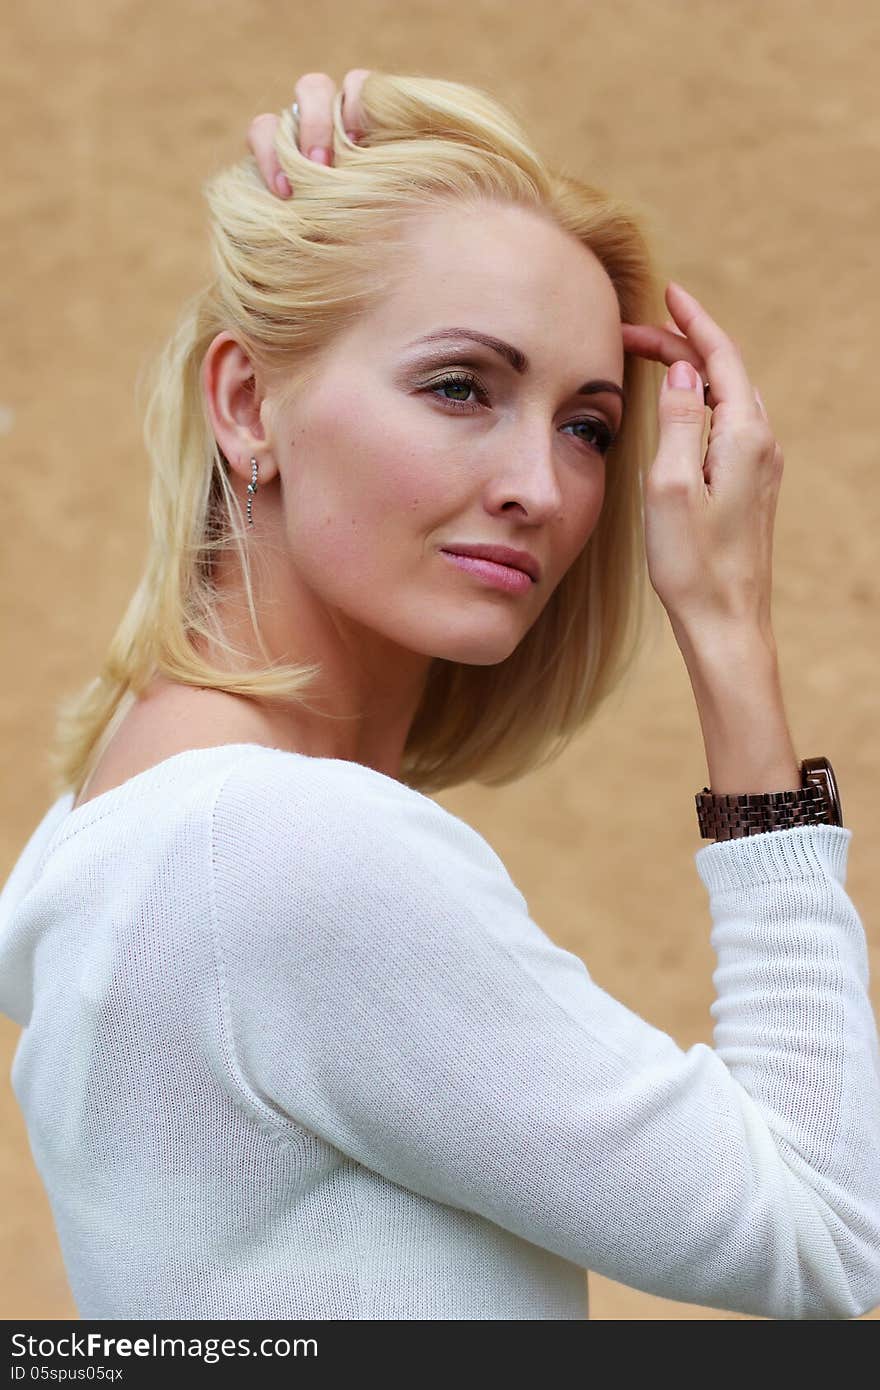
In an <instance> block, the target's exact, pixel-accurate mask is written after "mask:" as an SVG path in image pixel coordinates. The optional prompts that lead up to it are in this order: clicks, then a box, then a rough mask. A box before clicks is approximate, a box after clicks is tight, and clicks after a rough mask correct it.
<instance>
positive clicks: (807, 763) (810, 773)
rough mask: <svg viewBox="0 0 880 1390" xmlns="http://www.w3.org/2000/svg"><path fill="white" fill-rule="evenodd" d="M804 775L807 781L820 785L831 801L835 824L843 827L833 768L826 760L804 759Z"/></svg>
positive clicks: (841, 810) (841, 809)
mask: <svg viewBox="0 0 880 1390" xmlns="http://www.w3.org/2000/svg"><path fill="white" fill-rule="evenodd" d="M804 773H805V776H806V778H807V780H808V781H810V782H815V783H821V785H822V786H823V788H824V789H825V791H826V794H827V795H828V796H829V797H830V799H831V805H832V807H833V809H834V817H835V823H836V824H837V825H843V808H842V807H841V804H840V793H839V792H838V790H837V778H836V777H835V776H834V768H833V767H832V766H831V764H830V762H829V761H828V759H827V758H805V759H804Z"/></svg>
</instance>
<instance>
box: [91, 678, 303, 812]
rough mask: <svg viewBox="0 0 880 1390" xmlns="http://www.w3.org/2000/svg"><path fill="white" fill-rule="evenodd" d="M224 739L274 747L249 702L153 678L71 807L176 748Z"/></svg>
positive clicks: (265, 725)
mask: <svg viewBox="0 0 880 1390" xmlns="http://www.w3.org/2000/svg"><path fill="white" fill-rule="evenodd" d="M224 743H265V744H266V745H267V746H270V747H271V746H277V744H276V741H275V738H274V736H273V733H272V731H271V730H270V728H269V726H268V723H267V721H266V719H265V717H264V716H263V715H262V713H261V712H260V710H259V709H258V708H257V707H256V705H254V704H253V702H252V701H249V700H246V699H244V698H242V697H240V696H237V695H229V694H228V693H227V692H225V691H222V690H207V689H203V688H201V687H195V686H188V685H179V684H175V683H174V682H173V681H168V680H166V679H164V678H163V677H157V678H156V679H155V680H153V681H152V682H151V683H150V685H149V686H148V687H147V688H146V690H145V691H144V692H143V693H142V694H141V695H140V696H138V698H137V699H136V700H135V701H134V702H133V703H132V705H131V707H130V709H129V710H128V712H127V713H126V715H125V717H124V719H123V720H122V722H121V724H120V725H119V728H118V729H117V730H116V733H115V734H114V735H113V738H112V739H111V740H110V742H109V744H108V745H107V748H106V749H105V750H104V753H103V754H102V755H101V757H100V758H99V759H98V762H97V764H96V766H95V768H94V771H93V772H92V775H91V776H90V777H89V778H88V780H87V782H86V783H85V786H84V787H83V788H82V790H81V791H80V793H79V796H78V797H77V799H76V801H75V803H74V808H73V809H76V807H78V806H82V805H84V804H85V803H86V802H87V801H91V800H93V799H94V798H95V797H97V796H101V795H103V793H104V792H107V791H111V790H112V789H113V788H114V787H118V786H120V785H121V784H122V783H123V782H127V781H128V780H129V778H130V777H136V776H137V775H138V773H141V772H146V771H147V770H148V769H149V768H151V767H155V766H156V764H157V763H160V762H164V760H165V759H166V758H171V757H173V756H174V755H175V754H176V753H184V752H186V751H187V750H188V749H190V748H213V747H216V746H219V745H220V744H224Z"/></svg>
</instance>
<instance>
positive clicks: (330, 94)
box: [247, 68, 370, 198]
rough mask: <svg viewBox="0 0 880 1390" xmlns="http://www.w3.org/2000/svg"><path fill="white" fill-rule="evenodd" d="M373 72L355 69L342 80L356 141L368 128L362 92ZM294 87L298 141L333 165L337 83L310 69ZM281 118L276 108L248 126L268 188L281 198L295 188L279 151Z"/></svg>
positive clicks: (345, 112) (346, 116)
mask: <svg viewBox="0 0 880 1390" xmlns="http://www.w3.org/2000/svg"><path fill="white" fill-rule="evenodd" d="M369 73H370V69H369V68H351V70H350V71H349V72H347V73H346V74H345V77H344V78H343V79H342V119H343V124H344V126H345V129H346V131H347V133H348V137H349V139H350V140H352V141H357V139H358V137H359V136H360V135H362V134H363V133H364V131H365V130H366V120H365V116H364V112H363V109H362V107H361V104H360V94H361V87H362V86H363V83H364V78H366V77H368V76H369ZM293 90H294V94H295V97H296V101H297V104H298V106H299V131H298V134H297V144H298V146H299V148H300V150H301V152H302V153H303V154H304V155H305V156H306V157H307V158H308V159H314V160H315V162H316V163H317V164H332V163H333V101H334V99H335V97H336V83H335V82H334V81H333V78H332V77H329V76H328V75H327V73H326V72H307V73H305V74H304V75H303V76H302V77H301V78H300V79H299V81H298V82H297V83H296V85H295V86H294V89H293ZM280 119H281V118H280V116H277V115H276V114H275V113H274V112H272V111H264V112H263V113H262V114H261V115H259V116H254V119H253V120H252V121H251V123H250V126H249V128H248V133H247V143H248V145H249V147H250V150H251V152H252V154H253V156H254V158H255V159H256V161H257V165H258V167H259V170H260V173H261V174H262V175H263V178H264V179H265V181H266V186H267V188H269V189H270V190H271V191H272V192H273V193H277V194H278V196H279V197H281V198H289V197H290V195H291V192H292V190H291V187H290V184H289V182H288V180H287V178H286V176H285V174H284V173H283V172H282V169H281V165H280V164H279V163H278V156H277V154H276V153H275V132H276V130H277V129H278V123H279V121H280ZM279 180H280V182H279Z"/></svg>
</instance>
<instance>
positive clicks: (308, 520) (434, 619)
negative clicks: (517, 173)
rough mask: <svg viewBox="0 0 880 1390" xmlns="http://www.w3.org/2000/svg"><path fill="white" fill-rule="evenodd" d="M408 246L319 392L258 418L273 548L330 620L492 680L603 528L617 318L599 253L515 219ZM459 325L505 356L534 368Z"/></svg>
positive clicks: (489, 212)
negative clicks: (521, 554) (530, 565)
mask: <svg viewBox="0 0 880 1390" xmlns="http://www.w3.org/2000/svg"><path fill="white" fill-rule="evenodd" d="M412 246H413V251H414V255H413V260H412V263H411V267H408V273H407V274H406V277H405V279H404V281H403V283H402V285H401V286H400V287H399V288H396V289H395V291H394V292H393V294H391V295H390V296H389V297H388V298H386V299H385V300H384V302H383V303H382V304H381V305H380V307H378V308H376V309H375V311H372V312H370V313H369V314H368V315H365V316H363V317H362V318H361V319H359V320H358V322H357V323H356V325H355V326H354V327H353V328H352V329H351V330H349V331H347V332H346V333H345V335H344V336H342V337H340V338H339V339H338V340H337V341H336V342H335V344H334V346H333V348H332V350H331V351H330V352H329V353H328V354H327V357H326V359H325V360H322V369H321V372H320V373H319V374H318V375H317V377H316V380H315V381H314V383H313V384H312V385H310V386H309V387H307V388H306V390H305V392H304V393H303V395H302V396H301V397H298V398H297V399H296V400H294V401H293V402H292V403H286V404H284V405H283V406H282V405H279V406H278V407H277V409H274V410H273V408H272V407H271V404H270V409H269V413H268V416H267V417H266V418H270V419H271V429H270V431H269V433H268V434H267V445H271V456H272V458H273V459H274V461H275V463H276V464H277V467H278V470H279V472H280V475H281V490H280V506H281V509H282V525H283V532H284V538H285V542H286V548H287V550H288V552H289V563H290V565H291V566H292V567H293V568H294V570H295V572H296V580H297V586H298V587H301V586H303V585H304V586H305V588H306V590H307V591H308V592H309V593H310V595H312V596H313V597H314V598H315V599H316V601H317V602H318V603H319V604H320V605H322V606H327V607H328V608H329V610H331V611H332V614H333V617H334V621H335V620H337V619H339V618H341V619H342V620H343V622H344V623H345V625H346V626H349V625H351V624H353V625H354V627H353V628H352V630H353V631H357V630H358V628H360V627H361V626H362V627H364V628H367V629H370V630H372V631H373V632H374V633H376V634H381V636H382V637H383V638H384V639H385V640H386V641H387V642H390V643H391V644H392V645H397V646H400V647H403V648H406V649H408V650H409V651H410V652H418V653H423V654H424V655H426V656H430V657H441V658H443V659H445V660H448V661H455V662H466V663H469V664H476V665H491V664H494V663H496V662H500V661H503V660H504V659H505V658H506V657H508V656H509V655H510V654H511V652H513V651H514V649H515V648H516V646H517V645H518V643H519V642H520V641H521V639H522V637H523V636H524V634H525V633H526V632H527V631H528V629H529V628H530V627H531V626H532V624H533V623H534V622H535V620H536V619H537V618H538V616H539V614H540V613H541V611H542V609H543V608H544V605H545V604H546V603H547V601H548V599H549V598H550V595H551V594H552V593H553V590H554V589H555V587H556V585H557V584H558V583H559V581H560V579H561V578H562V576H563V575H564V574H565V572H566V570H567V569H568V568H569V566H570V565H571V564H572V562H573V561H574V560H575V559H576V557H577V556H578V554H579V553H580V551H581V550H582V549H583V546H584V544H585V543H586V541H587V539H588V538H589V536H590V533H591V532H592V530H593V528H594V526H595V525H596V521H597V519H598V517H599V513H600V511H601V508H602V502H603V497H604V489H605V462H604V458H603V453H604V451H605V448H606V446H607V443H608V441H609V440H610V439H612V438H613V436H614V435H615V434H616V433H617V431H618V429H619V427H620V422H621V418H622V402H621V399H620V398H619V396H618V395H617V394H615V392H614V391H613V390H604V389H603V390H598V391H594V392H589V393H586V394H585V393H583V389H582V388H583V387H584V384H585V383H590V382H592V381H596V380H598V381H606V382H610V383H612V384H616V385H617V386H621V385H622V381H623V361H624V353H623V342H622V334H621V326H620V312H619V307H618V303H617V299H616V296H615V293H614V290H613V287H612V285H611V282H610V280H609V278H608V276H607V274H606V273H605V271H604V270H603V269H602V267H601V265H600V264H599V262H598V260H597V259H596V258H595V257H594V256H593V255H592V253H591V252H589V251H587V250H586V249H585V248H584V247H582V246H581V245H580V244H579V243H578V242H577V241H576V240H575V239H574V237H571V236H569V235H568V234H567V233H565V232H563V231H561V230H560V229H559V228H557V227H556V226H554V225H553V224H551V223H549V222H548V221H545V220H544V219H543V218H542V217H541V216H540V215H538V214H535V213H532V212H530V211H529V210H527V209H521V208H517V207H510V206H502V205H486V206H485V208H484V209H482V210H481V211H479V212H478V213H476V212H474V211H470V210H467V209H442V210H440V211H438V212H436V213H432V214H431V215H430V216H426V217H424V218H423V219H421V220H420V221H419V222H418V223H417V224H415V227H414V230H413V233H412ZM453 328H454V329H456V330H465V329H467V330H473V331H475V332H476V333H480V334H485V335H491V336H493V337H494V338H496V339H500V340H502V341H503V342H504V343H507V344H510V345H511V347H512V348H515V349H517V350H518V351H519V353H522V354H524V355H525V357H526V358H527V361H528V368H527V370H520V371H518V370H516V369H515V367H514V366H513V365H511V363H510V362H509V361H507V360H505V357H504V356H502V355H500V354H499V353H498V352H496V351H493V350H492V349H491V348H490V347H488V346H486V345H483V344H480V343H478V342H474V341H467V340H465V339H464V338H458V337H453V336H449V330H450V329H453ZM441 330H443V336H442V338H440V337H437V339H436V341H433V342H428V343H426V342H421V343H419V342H418V341H417V340H419V339H424V338H425V337H426V336H427V335H431V336H436V335H439V334H440V332H441ZM521 366H522V363H521V362H520V367H521ZM450 375H451V376H452V377H453V378H455V379H454V380H452V381H449V380H445V381H444V378H448V377H449V376H450ZM468 377H471V378H475V380H466V379H465V378H468ZM262 495H263V494H262V492H261V491H260V492H258V493H257V496H256V498H255V502H254V510H255V513H256V511H257V509H258V508H259V506H260V502H261V498H262ZM264 505H265V504H264ZM462 544H488V545H503V546H510V547H514V548H515V549H518V550H524V551H528V552H529V553H530V554H531V555H532V556H533V557H534V558H535V560H536V561H537V562H538V564H539V566H540V578H539V579H538V581H537V582H531V581H530V582H529V583H528V584H527V585H523V586H521V587H518V588H517V589H515V590H514V589H504V588H501V587H497V586H496V585H495V584H492V583H488V582H486V581H485V580H484V579H482V578H480V576H479V575H478V574H477V573H475V572H474V571H473V569H469V568H465V567H463V566H461V565H459V564H456V563H453V562H452V561H451V560H450V559H449V557H448V555H446V554H444V550H446V549H452V550H455V548H456V546H457V545H462Z"/></svg>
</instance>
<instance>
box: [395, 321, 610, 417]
mask: <svg viewBox="0 0 880 1390" xmlns="http://www.w3.org/2000/svg"><path fill="white" fill-rule="evenodd" d="M450 338H458V339H460V340H461V339H468V340H470V341H471V342H475V343H482V344H483V346H484V347H487V348H491V349H492V351H493V352H497V353H498V356H499V357H503V358H504V359H505V361H506V362H509V363H510V365H511V367H512V368H513V370H514V371H515V372H517V373H518V375H519V376H523V375H525V373H526V372H527V371H528V370H529V359H528V357H527V356H526V354H525V353H524V352H522V351H521V350H520V349H519V348H516V347H513V346H512V344H510V343H505V342H503V341H502V339H501V338H493V337H492V335H491V334H490V333H478V332H477V330H476V329H474V328H438V329H437V330H436V332H434V333H426V334H425V336H424V338H414V339H413V341H412V342H411V343H407V344H406V346H407V347H415V346H416V345H417V344H418V343H434V342H440V341H446V340H448V339H450ZM603 391H610V392H611V393H612V395H615V396H619V397H620V399H621V401H622V402H623V404H624V406H625V405H626V396H625V395H624V392H623V390H622V389H621V388H620V387H619V386H618V385H617V382H616V381H602V380H600V379H596V380H593V381H585V382H584V384H583V386H579V387H578V389H577V391H575V392H574V393H573V394H574V395H575V396H596V395H601V393H602V392H603Z"/></svg>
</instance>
